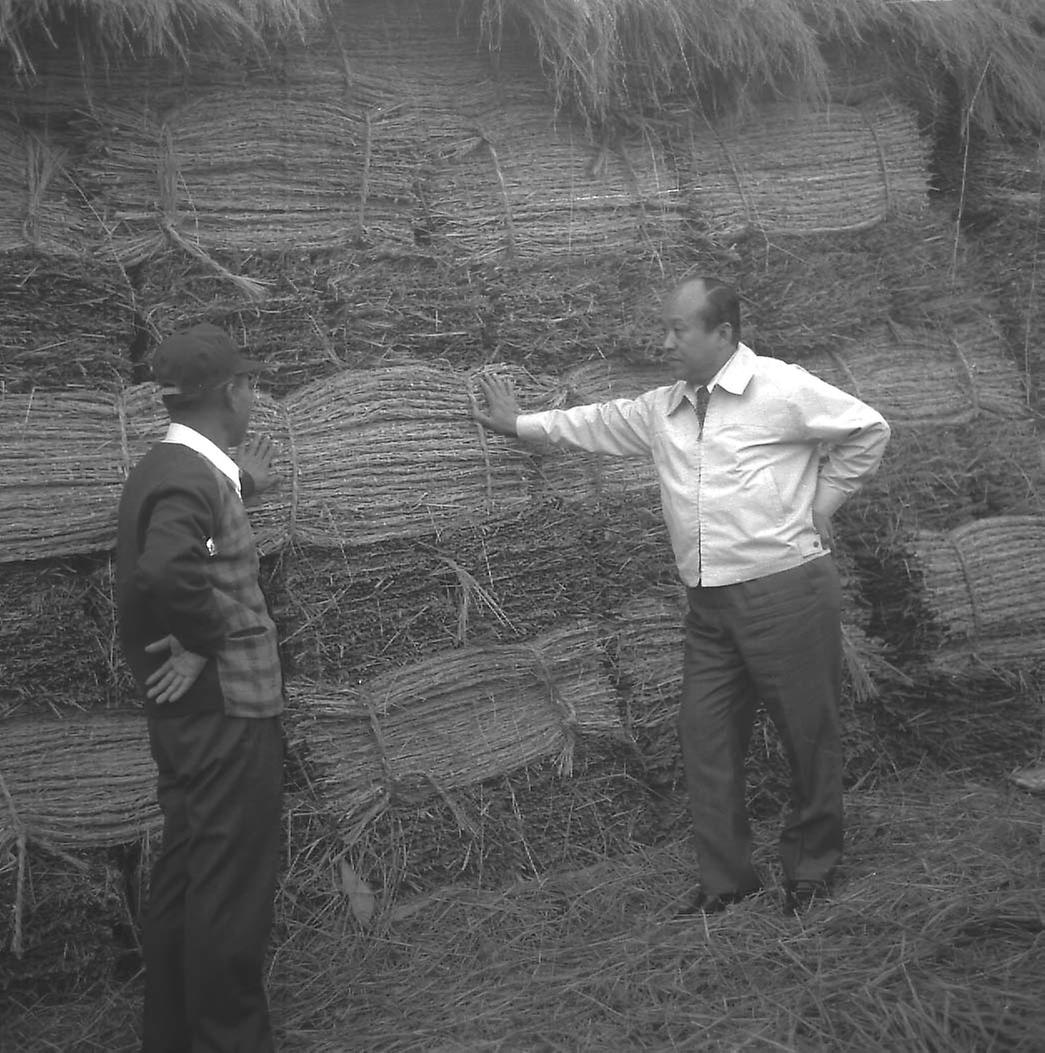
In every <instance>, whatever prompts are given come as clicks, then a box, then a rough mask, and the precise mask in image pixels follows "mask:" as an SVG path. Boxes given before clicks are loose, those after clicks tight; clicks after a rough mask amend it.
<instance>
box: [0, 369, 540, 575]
mask: <svg viewBox="0 0 1045 1053" xmlns="http://www.w3.org/2000/svg"><path fill="white" fill-rule="evenodd" d="M503 371H505V370H502V372H503ZM508 372H512V371H511V370H508ZM514 374H515V375H516V377H517V382H518V387H519V388H520V391H521V394H522V397H523V398H524V399H527V400H528V401H529V402H530V403H531V404H532V403H534V402H535V401H539V400H540V395H541V389H542V385H541V384H540V383H539V382H538V381H536V380H534V379H533V378H530V377H528V375H526V374H524V373H522V372H521V371H520V370H518V369H515V370H514ZM545 387H547V385H545ZM545 397H546V396H545ZM471 399H472V396H471V394H470V391H469V380H468V378H467V377H466V376H465V375H464V374H454V373H452V372H450V371H449V370H446V369H435V368H433V367H430V366H416V367H405V366H399V367H386V368H384V369H375V370H362V371H349V372H344V373H341V374H339V375H337V376H336V377H334V378H331V379H330V380H323V381H319V382H317V383H315V384H312V385H309V386H308V387H306V388H302V389H301V390H300V391H297V392H295V393H294V394H293V395H292V396H290V397H288V398H287V399H285V400H283V401H282V402H278V403H277V402H275V401H273V400H271V399H264V398H263V399H261V400H259V405H258V408H257V411H256V414H255V417H254V421H253V427H254V429H255V430H256V431H257V432H259V433H267V434H270V435H272V436H273V438H274V439H275V441H276V443H277V445H278V446H279V448H280V449H281V450H282V454H283V456H282V460H281V461H280V463H279V465H278V467H279V469H280V470H281V471H282V473H283V481H282V485H281V486H280V487H279V488H277V489H274V490H273V491H271V492H269V493H267V494H266V495H265V500H264V501H263V502H262V503H261V504H260V505H259V506H258V507H257V508H256V510H255V512H254V513H253V515H252V519H253V521H254V524H255V533H256V536H257V539H258V545H259V548H260V549H261V550H262V551H263V552H266V551H272V550H274V549H276V548H278V547H279V546H281V545H282V544H284V543H285V542H286V541H288V540H290V539H297V540H303V541H308V542H311V543H313V544H320V545H324V544H325V545H333V546H341V545H346V544H347V545H357V544H366V543H370V542H375V541H382V540H386V539H389V538H404V537H417V536H423V535H430V534H434V533H436V532H438V531H439V530H441V529H444V528H446V527H449V526H452V525H461V524H463V523H466V522H476V521H480V520H482V519H485V518H488V517H490V516H496V515H503V514H505V513H506V512H508V511H510V510H512V509H521V508H523V507H524V506H526V505H527V504H528V503H529V502H531V501H532V500H533V499H534V495H535V485H534V482H535V475H534V471H533V466H532V456H531V455H530V454H529V453H527V452H526V451H525V450H523V449H521V448H519V447H518V445H517V444H513V443H510V442H507V441H504V440H502V439H499V438H497V437H495V436H490V437H487V436H486V434H485V433H484V432H483V431H482V430H481V429H480V428H479V427H478V426H477V425H476V424H475V423H474V421H473V420H472V419H471ZM165 429H166V417H165V414H164V411H163V409H162V406H161V405H160V402H159V400H158V398H157V397H156V389H155V387H154V386H153V385H148V384H147V385H140V386H139V387H136V388H131V389H128V391H127V392H126V393H124V394H123V395H120V396H118V397H115V398H114V397H113V396H109V395H104V394H99V393H93V392H84V393H82V394H73V393H62V394H41V393H34V394H30V395H8V396H6V397H0V473H2V474H3V477H4V479H5V486H6V488H7V492H8V494H9V497H10V500H9V501H8V502H7V505H6V507H5V508H4V509H2V510H0V515H2V516H3V517H4V521H3V523H2V526H3V528H4V530H3V534H4V538H5V544H4V546H3V548H2V550H0V560H4V561H18V560H23V559H34V558H39V557H41V556H56V555H63V554H67V553H74V552H93V551H99V550H102V549H106V548H109V547H111V546H112V544H113V543H114V539H115V516H116V508H117V505H118V502H119V494H120V487H121V485H122V482H123V479H124V478H126V474H127V472H128V471H129V470H130V467H131V466H132V465H133V464H134V463H136V461H137V460H138V459H139V458H140V457H141V456H142V455H143V454H144V453H145V452H146V450H147V449H148V447H149V445H151V443H153V442H155V441H158V440H159V439H161V438H162V437H163V434H164V431H165Z"/></svg>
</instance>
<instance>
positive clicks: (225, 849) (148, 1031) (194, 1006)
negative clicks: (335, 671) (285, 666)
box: [143, 712, 283, 1053]
mask: <svg viewBox="0 0 1045 1053" xmlns="http://www.w3.org/2000/svg"><path fill="white" fill-rule="evenodd" d="M149 742H150V745H151V747H152V755H153V758H154V759H155V761H156V764H157V767H158V768H159V780H158V784H157V796H158V799H159V804H160V809H161V811H162V812H163V818H164V826H163V845H162V850H161V852H160V855H159V857H158V858H157V860H156V863H155V865H154V867H153V871H152V881H151V886H150V894H149V909H148V914H147V917H146V921H145V933H144V952H145V1037H144V1042H143V1050H144V1051H145V1053H233V1051H236V1053H268V1051H271V1050H272V1048H273V1046H272V1036H271V1033H270V1029H269V1015H268V1001H267V999H266V997H265V988H264V980H263V971H264V961H265V953H266V949H267V945H268V938H269V933H270V931H271V928H272V912H273V904H272V901H273V896H274V893H275V887H276V875H277V869H278V862H279V840H280V805H281V795H282V783H283V735H282V729H281V724H280V719H279V718H278V717H268V718H264V719H260V720H246V719H242V718H237V717H226V716H225V715H224V714H223V713H220V712H219V713H213V712H205V713H197V714H192V715H188V716H178V717H163V718H150V719H149Z"/></svg>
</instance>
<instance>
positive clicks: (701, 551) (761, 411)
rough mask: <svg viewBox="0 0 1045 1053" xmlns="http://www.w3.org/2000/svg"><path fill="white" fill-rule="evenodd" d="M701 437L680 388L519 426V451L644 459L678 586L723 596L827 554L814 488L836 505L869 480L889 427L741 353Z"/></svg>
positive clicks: (717, 389)
mask: <svg viewBox="0 0 1045 1053" xmlns="http://www.w3.org/2000/svg"><path fill="white" fill-rule="evenodd" d="M709 388H710V391H711V397H710V401H709V403H708V410H707V416H706V417H705V421H704V427H703V430H702V429H701V428H700V426H699V423H698V420H697V414H696V413H695V412H694V411H693V409H692V405H693V404H694V403H695V394H694V389H693V388H692V386H691V385H688V384H686V383H685V382H684V381H678V382H677V383H675V384H671V385H669V386H667V387H660V388H655V389H654V390H652V391H647V392H645V393H644V394H642V395H639V396H638V397H637V398H635V399H614V400H612V401H609V402H602V403H596V404H593V405H589V406H575V407H573V408H571V409H566V410H548V411H546V412H543V413H526V414H522V415H521V416H520V417H519V418H518V420H517V422H516V428H517V431H518V434H519V437H520V438H521V439H527V440H533V441H544V442H551V443H554V444H557V445H564V446H572V447H576V448H578V449H582V450H587V451H589V452H591V453H601V454H608V455H611V456H617V457H642V456H646V457H650V458H652V460H653V463H654V466H655V467H656V470H657V476H658V478H659V481H660V495H661V505H662V508H663V512H664V520H665V523H666V525H667V528H668V534H669V536H670V538H671V544H672V548H673V550H674V554H675V562H676V564H677V566H678V570H679V576H680V577H681V578H682V580H683V581H684V582H685V583H686V584H687V585H697V584H701V585H708V586H717V585H731V584H735V583H737V582H740V581H748V580H750V579H752V578H760V577H764V576H766V575H768V574H774V573H777V572H778V571H782V570H789V569H790V568H792V567H796V566H799V565H800V564H802V563H806V562H808V561H809V560H811V559H816V558H818V557H820V556H823V555H825V554H826V552H827V551H828V549H827V547H826V544H825V541H824V540H823V539H821V538H820V536H819V534H818V533H817V531H816V529H815V528H814V526H813V501H814V498H815V497H816V493H817V490H818V489H819V488H830V489H833V490H834V491H836V492H837V497H838V500H837V501H834V502H832V507H833V506H834V505H836V504H838V503H840V502H841V500H842V499H844V498H845V497H848V496H849V495H851V494H853V493H855V492H856V491H857V490H858V489H859V488H860V486H861V485H862V484H863V483H864V482H865V481H866V480H867V479H868V478H869V477H870V476H871V475H873V474H874V472H875V470H876V469H877V467H878V464H879V462H880V461H881V459H882V455H883V453H884V452H885V447H886V444H887V443H888V441H889V425H888V424H887V423H886V422H885V420H884V419H883V417H882V416H881V414H879V413H878V412H877V411H876V410H873V409H872V408H871V407H870V406H867V405H865V404H864V403H863V402H861V401H860V400H859V399H857V398H854V397H853V396H852V395H849V394H847V393H846V392H844V391H841V390H840V389H838V388H836V387H833V386H832V385H830V384H828V383H826V382H825V381H823V380H820V379H819V378H818V377H815V376H813V375H812V374H811V373H809V372H807V371H806V370H805V369H803V368H802V367H801V366H797V365H790V364H788V363H786V362H782V361H779V360H777V359H774V358H764V357H762V356H760V355H756V354H755V353H754V352H753V351H752V350H751V349H750V348H749V347H746V346H745V345H744V344H741V345H740V346H739V347H738V348H737V351H736V352H735V353H734V355H733V356H732V358H730V359H729V361H728V362H727V363H726V364H725V365H724V366H723V367H722V368H721V369H720V370H719V372H718V373H717V374H716V376H715V378H714V380H713V381H712V382H711V384H710V385H709Z"/></svg>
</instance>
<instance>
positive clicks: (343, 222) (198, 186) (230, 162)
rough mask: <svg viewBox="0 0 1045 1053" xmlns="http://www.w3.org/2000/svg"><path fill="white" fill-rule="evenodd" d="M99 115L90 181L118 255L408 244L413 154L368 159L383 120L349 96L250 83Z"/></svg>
mask: <svg viewBox="0 0 1045 1053" xmlns="http://www.w3.org/2000/svg"><path fill="white" fill-rule="evenodd" d="M96 120H97V125H96V129H95V140H96V141H95V143H94V146H93V149H92V152H91V155H90V157H89V158H88V159H87V161H85V179H86V180H87V181H88V182H89V184H90V185H91V187H92V189H93V191H94V193H95V194H96V195H97V200H98V202H99V205H100V207H101V208H103V209H104V213H105V215H106V218H107V220H108V223H109V225H110V227H111V229H112V234H111V239H112V248H113V251H115V253H116V254H117V255H118V256H119V258H120V259H121V260H123V261H124V262H125V263H136V262H140V261H142V260H146V259H150V258H152V257H154V256H157V255H161V254H162V253H163V252H164V251H165V250H166V249H167V248H168V247H169V246H170V245H172V244H173V245H176V246H177V247H179V248H181V249H182V250H183V251H185V252H187V253H189V254H190V255H196V256H199V257H200V258H209V257H208V255H207V254H208V253H210V252H211V251H212V250H226V251H229V250H232V251H243V252H251V251H257V252H276V253H278V252H283V251H289V252H295V251H298V252H300V251H306V250H319V249H329V248H335V247H341V246H348V245H353V244H359V243H361V242H363V241H366V242H369V243H375V242H376V243H379V244H380V243H385V242H389V243H398V244H412V243H413V231H412V226H413V224H412V214H413V197H412V187H413V183H414V181H415V178H416V167H417V164H418V158H417V157H416V156H415V155H414V154H413V153H411V152H407V151H402V150H400V151H388V152H386V153H385V154H382V155H380V156H384V157H388V158H394V163H390V164H388V165H383V166H382V165H376V164H374V163H373V155H374V149H373V143H374V140H375V139H378V138H380V136H381V135H382V125H381V121H380V119H379V118H377V117H370V116H367V115H363V114H361V113H360V112H359V111H358V109H357V108H356V107H354V106H353V105H352V104H351V102H350V101H349V100H345V99H342V98H338V97H334V98H327V97H324V96H323V95H322V94H320V93H318V92H314V91H304V90H302V91H299V92H293V91H290V90H285V91H282V92H280V91H278V90H274V89H272V88H260V87H255V86H253V85H248V86H243V87H238V88H232V89H227V90H224V91H219V92H209V93H206V94H202V95H196V96H194V97H192V98H190V99H188V100H186V101H185V102H183V103H181V104H180V105H178V106H176V107H175V108H173V109H172V110H171V111H170V112H169V113H165V114H161V113H157V112H155V111H154V110H152V109H151V108H149V107H148V106H141V107H139V108H137V109H124V110H121V109H116V108H106V109H103V110H100V111H99V112H98V114H97V115H96ZM218 269H219V270H220V268H218Z"/></svg>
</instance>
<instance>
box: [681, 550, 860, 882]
mask: <svg viewBox="0 0 1045 1053" xmlns="http://www.w3.org/2000/svg"><path fill="white" fill-rule="evenodd" d="M687 593H688V600H689V611H688V614H687V617H686V645H685V660H684V666H683V677H682V700H681V706H680V710H679V725H678V726H679V739H680V742H681V746H682V759H683V763H684V766H685V772H686V787H687V790H688V794H689V802H690V811H691V813H692V816H693V823H694V826H695V831H696V849H697V861H698V863H699V865H700V874H701V884H702V887H703V888H704V890H705V891H707V892H708V893H709V894H715V893H723V892H746V891H748V890H750V889H753V888H756V887H758V885H759V883H760V882H759V878H758V875H757V874H756V872H755V870H754V867H753V866H752V863H751V829H750V826H749V825H748V816H747V806H746V801H745V778H744V760H745V757H746V754H747V750H748V744H749V742H750V739H751V730H752V726H753V723H754V717H755V708H756V703H757V702H758V701H759V700H761V701H762V702H764V703H765V706H766V708H767V710H768V712H769V715H770V717H771V719H772V720H773V723H774V724H775V725H776V728H777V730H778V732H779V733H780V737H781V739H782V740H783V744H784V749H785V751H786V753H787V758H788V761H789V763H790V766H791V797H792V802H791V804H792V806H791V810H790V812H789V814H788V815H787V817H786V819H785V822H784V828H783V831H782V832H781V835H780V860H781V863H782V866H783V871H784V878H785V880H788V881H796V880H813V881H821V880H826V879H828V878H829V876H830V874H831V871H832V869H833V868H834V866H835V865H836V864H837V863H838V861H839V860H840V859H841V856H842V747H841V736H840V728H839V716H838V704H839V697H840V693H841V671H842V629H841V618H840V607H841V587H840V585H839V581H838V571H837V569H836V567H835V564H834V561H833V560H832V559H831V558H830V557H829V556H826V557H821V558H819V559H816V560H813V561H812V562H810V563H806V564H804V565H802V566H800V567H796V568H794V569H793V570H787V571H783V572H782V573H779V574H772V575H770V576H768V577H765V578H759V579H756V580H754V581H745V582H741V583H740V584H737V585H724V586H720V587H717V588H704V587H699V586H698V587H697V588H691V589H688V590H687Z"/></svg>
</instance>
